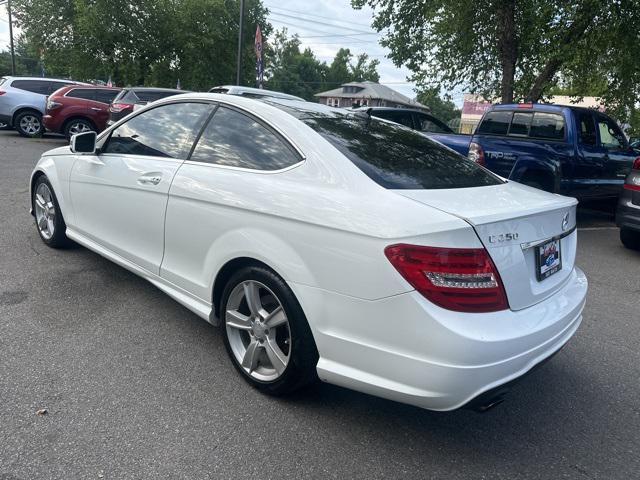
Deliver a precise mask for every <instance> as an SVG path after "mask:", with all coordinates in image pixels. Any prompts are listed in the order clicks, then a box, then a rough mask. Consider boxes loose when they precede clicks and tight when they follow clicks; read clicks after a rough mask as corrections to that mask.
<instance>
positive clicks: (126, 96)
mask: <svg viewBox="0 0 640 480" xmlns="http://www.w3.org/2000/svg"><path fill="white" fill-rule="evenodd" d="M180 93H187V92H186V91H185V90H175V89H173V88H150V87H130V88H125V89H123V90H122V91H121V92H120V94H119V95H118V96H117V97H116V98H114V99H113V102H112V103H111V106H110V107H109V121H108V122H107V126H108V125H111V124H113V123H115V122H117V121H118V120H120V119H121V118H124V117H126V116H127V115H129V114H130V113H131V112H133V111H135V110H137V109H138V108H140V107H142V106H144V105H146V104H147V103H151V102H155V101H156V100H160V99H161V98H165V97H170V96H171V95H178V94H180Z"/></svg>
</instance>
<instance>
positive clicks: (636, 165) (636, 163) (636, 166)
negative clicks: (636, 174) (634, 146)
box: [631, 157, 640, 170]
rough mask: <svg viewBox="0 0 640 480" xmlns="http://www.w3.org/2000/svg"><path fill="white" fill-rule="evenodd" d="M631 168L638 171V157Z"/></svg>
mask: <svg viewBox="0 0 640 480" xmlns="http://www.w3.org/2000/svg"><path fill="white" fill-rule="evenodd" d="M631 168H632V169H634V170H640V157H638V158H636V159H635V160H634V161H633V166H632V167H631Z"/></svg>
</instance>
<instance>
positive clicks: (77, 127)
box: [69, 122, 93, 136]
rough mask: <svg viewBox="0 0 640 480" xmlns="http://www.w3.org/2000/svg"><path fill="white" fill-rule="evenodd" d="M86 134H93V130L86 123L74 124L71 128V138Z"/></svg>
mask: <svg viewBox="0 0 640 480" xmlns="http://www.w3.org/2000/svg"><path fill="white" fill-rule="evenodd" d="M85 132H93V129H92V128H91V127H90V126H89V125H87V124H86V123H85V122H73V123H72V124H71V126H70V127H69V136H73V135H77V134H78V133H85Z"/></svg>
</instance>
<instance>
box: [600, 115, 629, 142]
mask: <svg viewBox="0 0 640 480" xmlns="http://www.w3.org/2000/svg"><path fill="white" fill-rule="evenodd" d="M598 133H600V144H601V145H602V146H603V147H605V148H610V149H618V148H623V147H624V145H625V143H626V142H625V138H624V134H623V133H622V130H620V128H619V127H618V125H616V122H614V121H613V120H611V119H609V118H606V117H598Z"/></svg>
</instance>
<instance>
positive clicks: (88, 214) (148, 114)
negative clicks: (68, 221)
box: [69, 102, 213, 274]
mask: <svg viewBox="0 0 640 480" xmlns="http://www.w3.org/2000/svg"><path fill="white" fill-rule="evenodd" d="M212 109H213V106H212V105H211V104H210V103H197V102H175V103H170V104H164V105H160V106H158V107H156V108H152V109H149V110H146V111H142V112H140V113H139V114H137V115H135V116H133V117H132V118H131V119H129V120H128V121H127V122H125V123H123V124H122V125H120V126H119V127H118V128H116V129H114V130H113V131H111V132H110V135H108V136H106V137H105V138H104V139H102V140H101V141H100V142H99V144H98V146H99V150H98V151H97V152H96V154H95V155H78V156H77V157H76V161H75V163H74V166H73V168H72V171H71V176H70V187H69V188H70V196H71V202H72V206H73V211H74V218H73V222H74V224H73V225H72V226H71V228H72V229H73V230H75V231H77V232H78V233H79V234H80V235H83V236H84V237H86V238H88V239H89V240H91V241H93V242H95V243H97V244H99V245H100V246H102V247H103V248H105V249H107V250H109V251H111V252H113V253H115V254H117V255H119V256H121V257H123V258H124V259H126V260H129V261H130V262H133V263H134V264H136V265H137V266H139V267H142V268H144V269H145V270H147V271H149V272H152V273H155V274H157V273H158V271H159V267H160V262H161V260H162V255H163V248H164V215H165V208H166V204H167V195H168V192H169V187H170V185H171V182H172V180H173V177H174V175H175V173H176V171H177V170H178V167H180V165H181V164H182V162H183V161H184V159H185V158H187V156H188V154H189V151H190V150H191V148H192V146H193V141H194V139H195V138H196V136H197V134H198V133H199V131H200V129H201V128H202V125H203V124H204V122H205V121H206V119H207V118H208V116H209V115H210V113H211V111H212Z"/></svg>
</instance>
